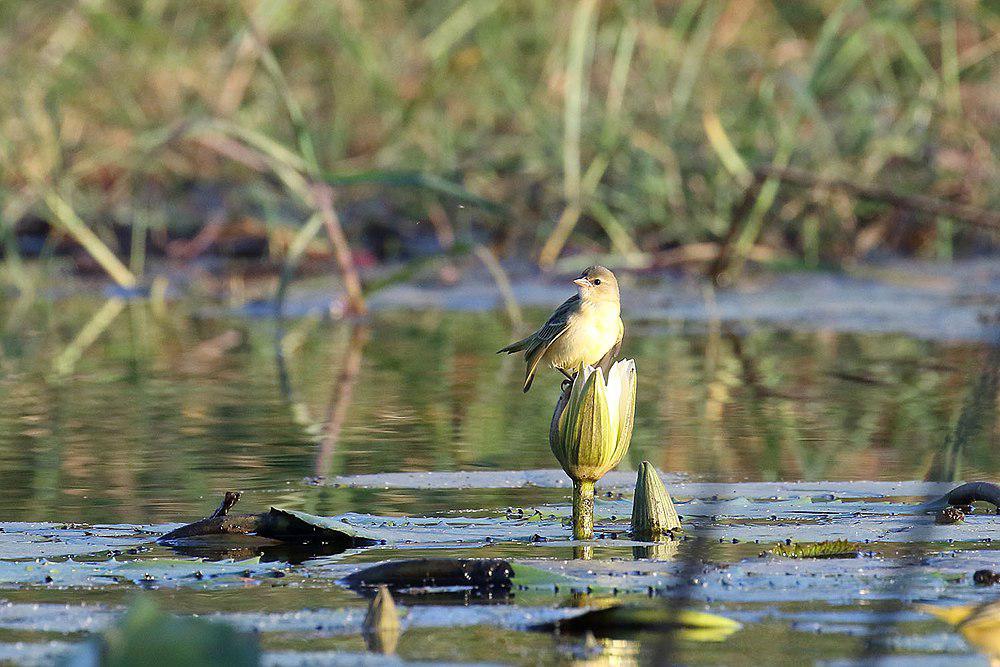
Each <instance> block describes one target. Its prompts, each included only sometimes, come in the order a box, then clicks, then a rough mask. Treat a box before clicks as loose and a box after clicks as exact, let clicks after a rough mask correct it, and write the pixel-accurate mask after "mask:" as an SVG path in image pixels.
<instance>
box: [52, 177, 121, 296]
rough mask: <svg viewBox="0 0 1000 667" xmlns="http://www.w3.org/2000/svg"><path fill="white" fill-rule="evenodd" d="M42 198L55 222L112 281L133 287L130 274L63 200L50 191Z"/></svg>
mask: <svg viewBox="0 0 1000 667" xmlns="http://www.w3.org/2000/svg"><path fill="white" fill-rule="evenodd" d="M43 198H44V200H45V203H46V205H47V206H48V207H49V210H50V211H52V215H53V216H55V219H56V221H57V222H58V223H59V224H60V225H61V226H62V227H63V229H65V230H66V231H67V232H68V233H69V234H70V236H72V237H73V238H74V239H75V240H76V242H77V243H79V244H80V245H81V246H83V248H84V250H86V251H87V253H89V254H90V256H91V257H93V258H94V261H96V262H97V263H98V264H100V265H101V268H102V269H104V270H105V271H106V272H107V274H108V275H109V276H111V278H112V280H114V281H115V282H116V283H118V284H119V285H120V286H122V287H135V284H136V280H135V276H134V275H133V274H132V272H131V271H129V270H128V267H126V266H125V265H124V264H122V262H121V260H119V259H118V257H116V256H115V254H114V253H113V252H111V250H110V249H109V248H108V247H107V246H106V245H104V243H103V242H102V241H101V239H99V238H98V237H97V234H95V233H94V232H93V231H91V230H90V228H89V227H87V225H86V224H85V223H84V222H83V220H81V219H80V218H79V216H77V214H76V211H74V210H73V208H72V207H71V206H70V205H69V204H68V203H67V202H66V200H65V199H63V198H62V197H60V196H59V194H58V193H56V191H55V190H52V189H49V190H46V191H45V193H44V195H43Z"/></svg>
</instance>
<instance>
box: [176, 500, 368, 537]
mask: <svg viewBox="0 0 1000 667" xmlns="http://www.w3.org/2000/svg"><path fill="white" fill-rule="evenodd" d="M238 500H239V494H238V493H235V492H230V493H227V494H226V497H225V499H223V501H222V505H220V506H219V508H218V509H217V510H215V512H214V513H213V514H212V515H211V516H210V517H208V518H206V519H201V520H200V521H195V522H194V523H189V524H187V525H185V526H181V527H180V528H177V529H176V530H172V531H170V532H169V533H167V534H166V535H163V536H162V537H160V538H159V539H158V540H157V541H158V542H165V543H178V542H191V541H199V542H201V541H205V540H210V539H212V538H213V537H214V538H219V537H220V536H226V537H229V536H232V535H252V536H255V537H258V538H261V539H265V540H276V541H279V542H286V543H295V544H311V545H323V546H324V547H329V548H331V549H334V550H338V549H339V550H344V549H351V548H354V547H366V546H372V545H375V544H381V543H383V542H384V541H385V540H384V538H383V537H382V536H381V535H378V534H375V533H374V532H373V531H367V530H363V529H360V528H357V527H355V526H352V525H350V524H349V523H346V522H345V521H341V520H340V519H337V518H333V517H324V516H313V515H312V514H306V513H305V512H296V511H295V510H284V509H280V508H277V507H272V508H271V509H269V510H268V511H267V512H261V513H260V514H228V512H229V509H230V508H232V506H233V505H235V504H236V501H238Z"/></svg>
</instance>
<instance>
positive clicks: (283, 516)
mask: <svg viewBox="0 0 1000 667" xmlns="http://www.w3.org/2000/svg"><path fill="white" fill-rule="evenodd" d="M257 535H259V536H260V537H267V538H270V539H274V540H281V541H283V542H303V543H306V542H309V543H324V544H329V545H331V546H343V547H344V548H345V549H350V548H354V547H367V546H372V545H375V544H381V543H382V542H384V540H383V539H381V538H380V537H379V536H377V535H375V534H369V533H368V532H365V531H362V530H361V529H359V528H357V527H355V526H352V525H350V524H349V523H346V522H344V521H341V520H340V519H336V518H333V517H325V516H314V515H312V514H306V513H305V512H296V511H295V510H283V509H279V508H277V507H272V508H271V509H270V510H268V511H267V512H265V513H264V514H262V515H261V521H260V525H259V526H258V528H257Z"/></svg>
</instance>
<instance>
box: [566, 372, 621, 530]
mask: <svg viewBox="0 0 1000 667" xmlns="http://www.w3.org/2000/svg"><path fill="white" fill-rule="evenodd" d="M635 384H636V374H635V361H633V360H631V359H625V360H622V361H619V362H616V363H615V364H614V365H613V366H612V367H611V370H610V371H609V372H608V379H607V382H605V380H604V372H603V371H602V370H601V369H600V368H592V367H590V366H584V367H582V368H581V369H580V371H579V372H578V373H577V374H576V377H575V378H574V379H573V382H572V384H571V385H570V386H569V387H568V388H567V389H566V390H564V391H563V393H562V395H561V396H560V397H559V402H558V403H557V404H556V409H555V412H554V413H553V415H552V424H551V426H550V428H549V445H550V446H551V447H552V453H553V454H555V457H556V459H557V460H558V461H559V465H561V466H562V469H563V470H565V471H566V474H567V475H569V477H570V479H572V480H573V537H574V538H575V539H578V540H589V539H591V538H592V537H593V536H594V482H596V481H597V480H599V479H600V478H601V477H603V476H604V475H605V474H606V473H607V472H608V471H609V470H611V469H612V468H614V467H615V466H616V465H618V463H619V462H620V461H621V460H622V457H624V456H625V452H627V451H628V445H629V442H630V441H631V439H632V424H633V421H634V419H635Z"/></svg>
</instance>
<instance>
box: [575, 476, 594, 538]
mask: <svg viewBox="0 0 1000 667" xmlns="http://www.w3.org/2000/svg"><path fill="white" fill-rule="evenodd" d="M573 539H575V540H592V539H594V483H593V482H587V481H581V480H573Z"/></svg>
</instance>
